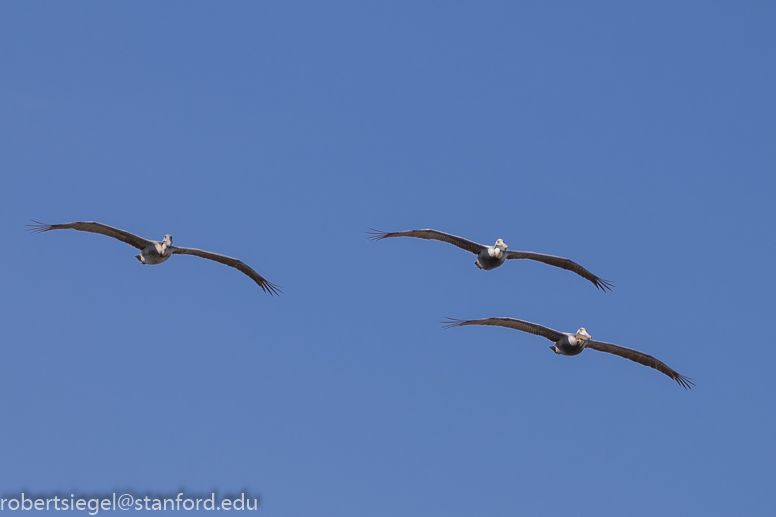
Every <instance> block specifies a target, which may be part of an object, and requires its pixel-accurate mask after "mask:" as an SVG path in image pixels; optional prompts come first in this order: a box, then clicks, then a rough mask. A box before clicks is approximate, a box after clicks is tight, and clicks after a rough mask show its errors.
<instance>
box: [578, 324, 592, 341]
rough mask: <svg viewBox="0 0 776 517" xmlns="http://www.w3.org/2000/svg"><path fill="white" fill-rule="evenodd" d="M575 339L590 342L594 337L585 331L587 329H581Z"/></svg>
mask: <svg viewBox="0 0 776 517" xmlns="http://www.w3.org/2000/svg"><path fill="white" fill-rule="evenodd" d="M574 337H576V338H577V339H579V340H581V341H588V340H590V339H593V336H591V335H590V334H588V333H587V330H586V329H585V327H582V328H581V329H579V330H577V335H576V336H574Z"/></svg>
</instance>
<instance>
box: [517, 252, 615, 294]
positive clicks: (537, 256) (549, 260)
mask: <svg viewBox="0 0 776 517" xmlns="http://www.w3.org/2000/svg"><path fill="white" fill-rule="evenodd" d="M506 256H507V260H514V259H529V260H536V261H538V262H544V263H545V264H549V265H551V266H555V267H559V268H562V269H567V270H568V271H573V272H574V273H576V274H578V275H579V276H581V277H582V278H586V279H588V280H590V281H591V282H593V284H595V286H596V287H597V288H599V289H600V290H602V291H607V290H609V291H611V290H612V287H614V284H612V283H611V282H609V281H607V280H603V279H601V278H598V277H597V276H595V275H594V274H593V273H591V272H590V271H588V270H587V269H585V268H583V267H582V266H580V265H579V264H577V263H576V262H574V261H572V260H569V259H567V258H563V257H556V256H554V255H544V254H542V253H534V252H532V251H507V252H506Z"/></svg>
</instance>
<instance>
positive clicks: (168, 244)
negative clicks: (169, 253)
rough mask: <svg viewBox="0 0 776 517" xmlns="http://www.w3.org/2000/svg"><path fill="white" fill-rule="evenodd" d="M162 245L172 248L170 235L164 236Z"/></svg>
mask: <svg viewBox="0 0 776 517" xmlns="http://www.w3.org/2000/svg"><path fill="white" fill-rule="evenodd" d="M162 244H166V245H167V246H168V247H169V246H172V235H169V234H167V235H165V236H164V240H162Z"/></svg>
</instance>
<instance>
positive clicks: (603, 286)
mask: <svg viewBox="0 0 776 517" xmlns="http://www.w3.org/2000/svg"><path fill="white" fill-rule="evenodd" d="M593 283H594V284H595V286H596V287H597V288H598V289H600V290H602V291H603V292H606V291H611V290H612V289H613V288H614V284H613V283H611V282H610V281H609V280H604V279H603V278H596V279H595V280H594V281H593Z"/></svg>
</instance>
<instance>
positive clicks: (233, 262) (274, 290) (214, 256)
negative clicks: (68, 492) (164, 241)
mask: <svg viewBox="0 0 776 517" xmlns="http://www.w3.org/2000/svg"><path fill="white" fill-rule="evenodd" d="M172 253H173V254H175V255H194V256H197V257H202V258H205V259H209V260H215V261H216V262H220V263H221V264H226V265H227V266H230V267H233V268H235V269H237V270H239V271H241V272H243V273H245V274H246V275H248V276H249V277H251V278H252V279H253V281H254V282H256V283H257V284H259V287H261V288H262V289H263V290H264V292H265V293H269V294H271V295H275V294H280V293H281V292H282V291H281V290H280V289H279V288H278V286H276V285H275V284H272V283H271V282H268V281H267V280H266V279H265V278H264V277H263V276H261V275H260V274H258V273H257V272H256V271H254V270H253V269H251V268H250V267H248V265H246V264H245V263H244V262H242V261H241V260H237V259H236V258H232V257H227V256H226V255H220V254H218V253H212V252H210V251H203V250H198V249H196V248H179V247H177V246H173V248H172Z"/></svg>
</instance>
